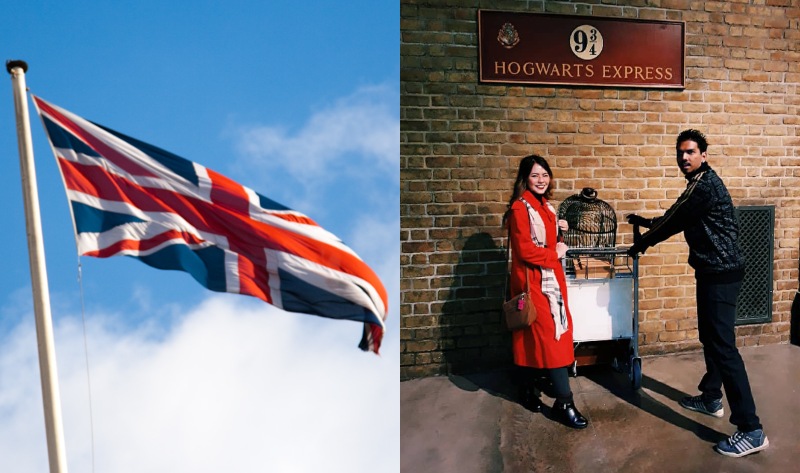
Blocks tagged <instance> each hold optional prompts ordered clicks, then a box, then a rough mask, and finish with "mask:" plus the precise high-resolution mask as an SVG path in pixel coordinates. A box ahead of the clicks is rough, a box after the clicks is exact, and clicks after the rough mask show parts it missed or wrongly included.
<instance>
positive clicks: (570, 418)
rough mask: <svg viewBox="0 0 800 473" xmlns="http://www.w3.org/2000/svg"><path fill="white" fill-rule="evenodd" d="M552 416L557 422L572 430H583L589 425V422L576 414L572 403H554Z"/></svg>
mask: <svg viewBox="0 0 800 473" xmlns="http://www.w3.org/2000/svg"><path fill="white" fill-rule="evenodd" d="M553 415H554V416H555V418H556V419H557V420H558V421H560V422H562V423H563V424H564V425H566V426H567V427H572V428H573V429H585V428H586V427H587V426H588V425H589V421H588V420H586V417H583V416H582V415H581V413H580V412H578V409H577V408H576V407H575V403H574V402H562V401H556V403H555V404H553Z"/></svg>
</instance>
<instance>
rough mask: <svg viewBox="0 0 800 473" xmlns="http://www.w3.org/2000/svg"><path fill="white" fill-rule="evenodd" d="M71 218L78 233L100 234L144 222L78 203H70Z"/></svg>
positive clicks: (129, 216)
mask: <svg viewBox="0 0 800 473" xmlns="http://www.w3.org/2000/svg"><path fill="white" fill-rule="evenodd" d="M72 216H73V217H74V218H75V230H76V231H77V232H78V233H83V232H92V233H100V232H104V231H106V230H111V229H112V228H114V227H116V226H119V225H123V224H126V223H134V222H144V220H142V219H140V218H139V217H135V216H133V215H130V214H121V213H117V212H111V211H108V210H101V209H98V208H95V207H91V206H89V205H86V204H82V203H80V202H72Z"/></svg>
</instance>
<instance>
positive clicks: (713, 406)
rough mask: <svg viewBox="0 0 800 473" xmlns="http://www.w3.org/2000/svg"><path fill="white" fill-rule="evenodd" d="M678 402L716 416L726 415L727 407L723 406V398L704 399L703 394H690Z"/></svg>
mask: <svg viewBox="0 0 800 473" xmlns="http://www.w3.org/2000/svg"><path fill="white" fill-rule="evenodd" d="M678 404H680V405H681V407H683V408H685V409H689V410H691V411H696V412H701V413H703V414H708V415H710V416H714V417H722V416H723V415H725V409H723V408H722V399H714V400H713V401H704V400H703V396H688V397H685V398H683V399H681V400H680V401H678Z"/></svg>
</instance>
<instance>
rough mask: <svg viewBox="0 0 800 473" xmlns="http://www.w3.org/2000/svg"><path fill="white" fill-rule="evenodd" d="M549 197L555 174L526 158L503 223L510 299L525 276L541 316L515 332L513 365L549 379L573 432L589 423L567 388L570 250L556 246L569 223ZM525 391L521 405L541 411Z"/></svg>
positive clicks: (558, 411)
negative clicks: (566, 274) (567, 269)
mask: <svg viewBox="0 0 800 473" xmlns="http://www.w3.org/2000/svg"><path fill="white" fill-rule="evenodd" d="M551 192H552V172H551V171H550V166H549V165H548V164H547V161H546V160H545V159H544V158H542V157H541V156H536V155H532V156H527V157H525V158H523V159H522V161H521V162H520V164H519V170H518V172H517V180H516V182H515V183H514V191H513V194H512V196H511V200H510V201H509V203H508V207H509V208H508V210H507V211H506V213H505V215H504V216H503V222H504V223H505V224H506V225H507V228H508V230H509V245H510V247H511V294H512V295H515V294H519V293H521V292H522V291H524V290H525V284H526V272H527V278H528V279H527V280H528V285H529V287H530V300H531V302H532V303H533V305H534V307H536V313H537V316H536V320H535V321H534V322H533V325H531V326H530V327H525V328H522V329H519V330H514V331H513V332H512V333H511V338H512V348H513V351H514V364H515V365H517V366H519V367H527V368H536V369H538V370H539V371H540V372H543V373H544V374H546V375H547V377H548V378H549V380H550V382H551V383H552V386H553V392H554V394H555V398H556V402H555V404H554V405H553V414H554V416H555V418H556V419H558V420H560V421H561V422H563V423H565V424H566V425H568V426H569V427H572V428H576V429H583V428H585V427H586V426H587V425H588V424H589V422H588V421H587V420H586V418H585V417H584V416H582V415H581V413H580V412H578V409H576V408H575V404H574V402H573V397H572V390H571V389H570V386H569V372H568V367H569V366H570V365H572V363H573V362H574V361H575V352H574V350H573V345H572V316H571V315H570V313H569V308H568V306H567V282H566V279H565V277H564V270H563V268H562V266H561V259H562V258H564V256H565V255H566V253H567V245H565V244H564V243H563V242H560V241H558V230H557V227H560V228H561V230H567V222H566V221H564V220H560V221H558V222H556V214H555V211H554V210H553V207H552V206H551V205H550V204H549V203H548V202H547V199H548V198H549V197H550V194H551ZM543 283H544V284H543ZM523 370H524V368H523V369H522V370H520V371H523ZM525 371H531V370H525ZM527 381H528V382H526V383H524V384H528V385H529V384H530V382H529V381H530V380H527ZM524 392H526V393H527V396H528V397H527V399H523V402H524V403H525V404H526V405H527V406H528V407H529V408H530V409H532V410H534V411H537V412H538V411H541V401H540V400H539V396H538V392H537V391H536V390H535V389H525V390H524Z"/></svg>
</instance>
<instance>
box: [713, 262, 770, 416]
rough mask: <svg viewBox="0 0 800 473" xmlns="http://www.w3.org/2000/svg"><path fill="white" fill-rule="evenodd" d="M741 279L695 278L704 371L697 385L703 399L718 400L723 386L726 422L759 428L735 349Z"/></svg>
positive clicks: (753, 403) (742, 367)
mask: <svg viewBox="0 0 800 473" xmlns="http://www.w3.org/2000/svg"><path fill="white" fill-rule="evenodd" d="M741 287H742V282H741V281H734V282H715V281H713V280H709V278H705V277H704V278H698V279H697V328H698V332H699V336H700V343H702V344H703V356H704V357H705V362H706V374H705V375H704V376H703V379H702V380H701V381H700V384H699V385H698V389H699V390H700V392H702V393H703V398H704V399H722V387H723V386H724V387H725V394H726V395H727V399H728V404H729V405H730V409H731V416H730V422H731V424H734V425H736V427H737V428H738V429H739V430H740V431H743V432H749V431H751V430H755V429H760V428H761V423H760V421H759V419H758V416H757V415H756V405H755V401H754V400H753V393H752V391H751V390H750V381H749V380H748V379H747V371H746V370H745V367H744V361H742V357H741V355H740V354H739V350H738V349H737V348H736V331H735V329H734V321H735V319H736V299H737V298H738V296H739V289H741Z"/></svg>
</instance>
